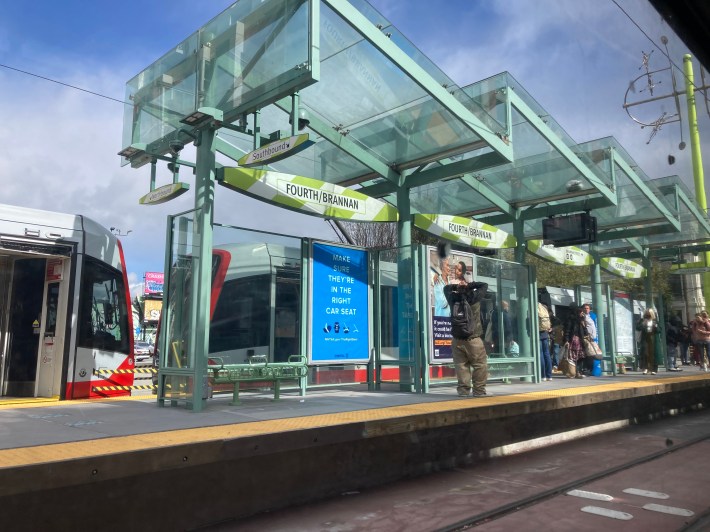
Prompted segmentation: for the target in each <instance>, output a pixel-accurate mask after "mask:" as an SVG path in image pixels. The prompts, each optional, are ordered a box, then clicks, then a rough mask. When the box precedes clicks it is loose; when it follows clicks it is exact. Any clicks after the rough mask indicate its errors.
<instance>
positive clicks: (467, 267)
mask: <svg viewBox="0 0 710 532" xmlns="http://www.w3.org/2000/svg"><path fill="white" fill-rule="evenodd" d="M428 257H429V270H428V273H429V307H430V309H431V320H430V323H431V328H430V331H431V335H430V337H431V339H432V346H431V353H432V357H431V359H432V362H446V361H450V360H452V359H453V355H452V353H451V310H450V309H449V305H448V304H447V302H446V298H445V297H444V286H446V285H447V284H452V283H458V282H459V281H460V280H461V279H463V280H465V281H466V282H467V283H470V282H472V281H473V255H472V254H469V253H460V252H453V253H451V254H450V255H449V256H448V257H445V258H441V257H439V254H438V252H437V250H436V249H435V248H429V256H428Z"/></svg>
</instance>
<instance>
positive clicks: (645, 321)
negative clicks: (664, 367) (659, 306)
mask: <svg viewBox="0 0 710 532" xmlns="http://www.w3.org/2000/svg"><path fill="white" fill-rule="evenodd" d="M636 330H637V331H639V332H640V333H641V335H640V339H639V344H640V346H639V347H640V352H639V362H640V365H641V369H643V374H644V375H647V374H648V373H649V372H650V373H651V375H655V374H656V372H657V371H658V364H659V363H660V362H662V361H663V357H662V353H661V345H660V344H661V341H660V338H659V337H660V331H659V329H658V320H656V311H655V310H653V309H652V308H648V309H646V311H645V312H644V313H643V317H642V318H641V320H639V322H638V323H637V324H636Z"/></svg>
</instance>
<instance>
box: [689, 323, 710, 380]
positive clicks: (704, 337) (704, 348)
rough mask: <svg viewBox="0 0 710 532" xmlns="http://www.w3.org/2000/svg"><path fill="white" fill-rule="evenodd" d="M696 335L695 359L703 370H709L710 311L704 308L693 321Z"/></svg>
mask: <svg viewBox="0 0 710 532" xmlns="http://www.w3.org/2000/svg"><path fill="white" fill-rule="evenodd" d="M692 330H693V336H694V341H693V342H694V345H693V351H694V352H695V359H696V360H697V361H698V366H699V368H698V369H700V370H701V371H707V370H708V356H710V318H708V313H707V311H706V310H703V311H702V312H701V313H700V316H698V317H696V318H695V321H693V323H692Z"/></svg>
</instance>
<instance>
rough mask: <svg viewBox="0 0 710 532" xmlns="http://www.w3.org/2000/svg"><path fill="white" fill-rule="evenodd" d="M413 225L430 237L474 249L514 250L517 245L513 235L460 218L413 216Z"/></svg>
mask: <svg viewBox="0 0 710 532" xmlns="http://www.w3.org/2000/svg"><path fill="white" fill-rule="evenodd" d="M414 225H415V226H417V227H418V228H419V229H421V230H423V231H426V232H427V233H430V234H432V235H435V236H438V237H440V238H444V239H446V240H452V241H454V242H461V243H463V244H466V245H467V246H471V247H474V248H491V249H501V248H514V247H515V246H516V245H517V241H516V239H515V237H514V236H513V235H509V234H508V233H506V232H505V231H502V230H501V229H498V228H497V227H493V226H492V225H488V224H484V223H483V222H477V221H476V220H472V219H471V218H464V217H462V216H450V215H447V214H415V215H414Z"/></svg>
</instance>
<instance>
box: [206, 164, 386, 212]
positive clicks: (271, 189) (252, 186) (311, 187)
mask: <svg viewBox="0 0 710 532" xmlns="http://www.w3.org/2000/svg"><path fill="white" fill-rule="evenodd" d="M216 173H217V181H218V182H219V183H220V184H222V185H223V186H225V187H227V188H231V189H232V190H236V191H237V192H243V193H244V194H246V195H248V196H252V197H254V198H256V199H260V200H263V201H267V202H269V203H273V204H275V205H278V206H279V207H286V208H287V209H291V210H294V211H298V212H300V213H303V214H312V215H314V216H322V217H323V218H337V219H340V220H347V221H349V222H396V221H397V218H398V217H399V215H398V212H397V209H396V208H395V207H393V206H392V205H390V204H388V203H385V202H383V201H380V200H378V199H375V198H371V197H370V196H366V195H365V194H362V193H361V192H357V191H355V190H351V189H349V188H345V187H341V186H338V185H334V184H333V183H326V182H325V181H319V180H318V179H313V178H310V177H303V176H300V175H291V174H282V173H280V172H271V171H268V170H256V169H252V168H218V169H217V172H216Z"/></svg>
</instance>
